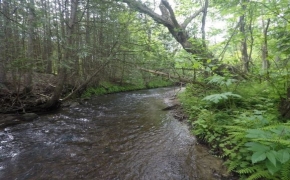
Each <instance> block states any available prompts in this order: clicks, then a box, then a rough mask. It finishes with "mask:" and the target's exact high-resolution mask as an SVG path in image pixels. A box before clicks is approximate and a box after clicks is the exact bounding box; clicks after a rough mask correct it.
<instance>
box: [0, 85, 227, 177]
mask: <svg viewBox="0 0 290 180" xmlns="http://www.w3.org/2000/svg"><path fill="white" fill-rule="evenodd" d="M174 93H175V92H174V90H173V88H159V89H151V90H141V91H134V92H125V93H116V94H110V95H105V96H100V97H93V98H92V99H90V100H88V101H84V102H83V103H82V104H81V105H78V106H76V107H70V108H63V109H61V110H60V111H58V112H55V113H53V114H48V115H44V116H41V117H39V118H38V119H37V120H35V121H33V122H29V123H24V124H18V125H16V126H12V127H7V128H5V129H3V130H1V131H0V141H1V142H0V179H3V180H4V179H6V180H12V179H18V180H25V179H33V180H40V179H49V180H52V179H62V180H64V179H68V180H72V179H86V180H89V179H96V180H113V179H114V180H117V179H118V180H191V179H192V180H202V179H205V180H210V179H225V178H224V176H225V174H224V172H225V171H224V169H223V168H222V165H221V164H222V162H221V160H219V159H217V158H214V157H212V156H211V155H209V154H208V151H207V149H205V148H203V147H202V146H200V145H197V141H196V139H195V138H194V136H192V135H191V134H190V132H189V130H188V126H187V125H186V122H179V121H178V120H176V119H174V117H173V116H172V113H170V112H169V111H163V110H162V109H163V108H165V107H167V106H170V105H171V103H172V102H171V100H170V98H171V97H172V95H173V94H174Z"/></svg>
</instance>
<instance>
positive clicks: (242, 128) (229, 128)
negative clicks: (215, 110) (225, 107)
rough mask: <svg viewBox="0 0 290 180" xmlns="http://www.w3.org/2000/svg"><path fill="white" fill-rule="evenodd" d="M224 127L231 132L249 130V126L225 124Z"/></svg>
mask: <svg viewBox="0 0 290 180" xmlns="http://www.w3.org/2000/svg"><path fill="white" fill-rule="evenodd" d="M224 128H226V129H227V130H228V131H229V132H231V131H233V132H237V131H240V132H244V131H247V130H248V128H244V127H241V126H224Z"/></svg>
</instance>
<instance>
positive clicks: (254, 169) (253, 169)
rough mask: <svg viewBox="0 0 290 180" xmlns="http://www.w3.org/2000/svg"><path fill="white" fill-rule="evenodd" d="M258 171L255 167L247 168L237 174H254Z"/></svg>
mask: <svg viewBox="0 0 290 180" xmlns="http://www.w3.org/2000/svg"><path fill="white" fill-rule="evenodd" d="M256 171H257V167H256V166H253V167H246V168H243V169H239V170H237V171H236V172H237V173H239V174H253V173H255V172H256Z"/></svg>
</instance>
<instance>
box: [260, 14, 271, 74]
mask: <svg viewBox="0 0 290 180" xmlns="http://www.w3.org/2000/svg"><path fill="white" fill-rule="evenodd" d="M262 25H263V38H264V41H263V44H262V70H264V71H268V68H269V67H270V63H269V60H268V28H269V25H270V19H267V22H265V20H264V19H263V20H262Z"/></svg>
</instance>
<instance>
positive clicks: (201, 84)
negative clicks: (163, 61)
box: [137, 67, 206, 87]
mask: <svg viewBox="0 0 290 180" xmlns="http://www.w3.org/2000/svg"><path fill="white" fill-rule="evenodd" d="M137 69H139V70H141V71H145V72H149V73H152V74H155V75H159V76H163V77H167V78H168V79H177V80H179V81H180V82H184V83H193V84H198V85H200V86H203V87H205V86H206V84H204V83H202V82H199V81H195V80H192V79H187V78H183V77H180V76H174V75H171V74H169V73H164V72H161V71H157V70H151V69H145V68H142V67H137Z"/></svg>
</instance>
